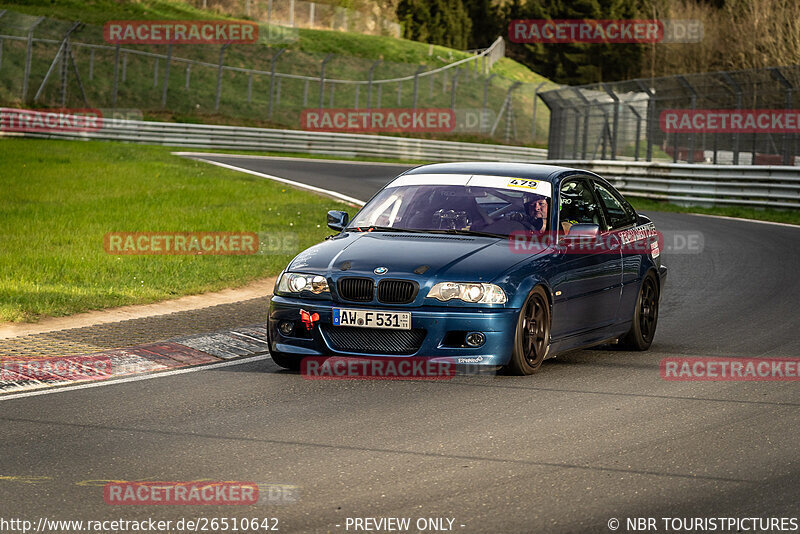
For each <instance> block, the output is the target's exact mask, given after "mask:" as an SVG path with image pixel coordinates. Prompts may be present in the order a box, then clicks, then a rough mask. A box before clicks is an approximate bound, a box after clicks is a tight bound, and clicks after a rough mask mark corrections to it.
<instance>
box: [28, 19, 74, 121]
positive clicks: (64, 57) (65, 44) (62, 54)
mask: <svg viewBox="0 0 800 534" xmlns="http://www.w3.org/2000/svg"><path fill="white" fill-rule="evenodd" d="M80 25H81V23H80V22H75V23H73V24H72V26H70V29H69V30H67V33H66V34H65V35H64V39H63V40H62V41H61V45H60V46H59V47H58V51H57V52H56V55H55V57H54V58H53V61H52V63H50V67H49V68H48V69H47V73H46V74H45V75H44V79H43V80H42V84H41V85H40V86H39V90H38V91H36V94H35V95H34V96H33V100H34V101H37V100H39V97H40V96H42V92H43V91H44V86H45V85H47V81H48V80H49V79H50V75H51V74H53V71H54V70H55V68H56V65H57V64H58V62H59V61H61V93H62V94H61V100H62V102H63V101H64V100H65V98H66V94H65V91H66V77H67V74H66V69H67V61H68V60H69V58H70V57H71V56H69V55H68V54H67V52H68V51H69V35H70V34H71V33H72V32H73V31H74V30H75V28H77V27H78V26H80ZM73 66H74V64H73ZM77 71H78V69H77V67H76V68H75V72H76V73H77ZM79 81H80V80H79ZM81 90H83V87H82V86H81ZM85 100H86V96H85V95H84V101H85ZM61 107H64V104H63V103H62V105H61Z"/></svg>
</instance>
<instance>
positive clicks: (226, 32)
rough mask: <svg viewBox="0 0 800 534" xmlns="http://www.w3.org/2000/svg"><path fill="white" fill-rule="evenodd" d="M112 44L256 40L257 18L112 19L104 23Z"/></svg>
mask: <svg viewBox="0 0 800 534" xmlns="http://www.w3.org/2000/svg"><path fill="white" fill-rule="evenodd" d="M103 38H104V39H105V40H106V42H107V43H111V44H226V43H236V44H252V43H255V42H256V41H257V40H258V25H257V24H256V23H254V22H240V21H227V20H111V21H109V22H106V24H105V26H104V27H103Z"/></svg>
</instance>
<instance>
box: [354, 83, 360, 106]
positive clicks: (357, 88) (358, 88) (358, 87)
mask: <svg viewBox="0 0 800 534" xmlns="http://www.w3.org/2000/svg"><path fill="white" fill-rule="evenodd" d="M360 92H361V86H360V85H356V102H355V107H354V109H358V94H359V93H360Z"/></svg>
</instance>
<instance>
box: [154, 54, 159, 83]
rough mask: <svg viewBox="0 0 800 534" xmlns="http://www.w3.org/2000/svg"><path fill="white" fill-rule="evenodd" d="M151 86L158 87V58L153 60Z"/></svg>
mask: <svg viewBox="0 0 800 534" xmlns="http://www.w3.org/2000/svg"><path fill="white" fill-rule="evenodd" d="M153 87H158V58H156V59H155V61H153Z"/></svg>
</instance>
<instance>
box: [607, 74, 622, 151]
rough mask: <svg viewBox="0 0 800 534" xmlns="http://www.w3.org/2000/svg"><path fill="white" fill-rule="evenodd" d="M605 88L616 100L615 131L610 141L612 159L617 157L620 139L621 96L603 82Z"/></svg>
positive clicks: (613, 127)
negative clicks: (618, 140)
mask: <svg viewBox="0 0 800 534" xmlns="http://www.w3.org/2000/svg"><path fill="white" fill-rule="evenodd" d="M603 89H605V90H606V93H608V96H610V97H611V99H612V100H613V101H614V123H613V126H612V129H613V131H614V133H612V134H611V136H610V139H609V141H610V142H611V159H617V139H619V136H618V133H619V97H617V95H616V94H614V91H613V90H612V89H610V88H609V86H608V84H606V83H604V84H603Z"/></svg>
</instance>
